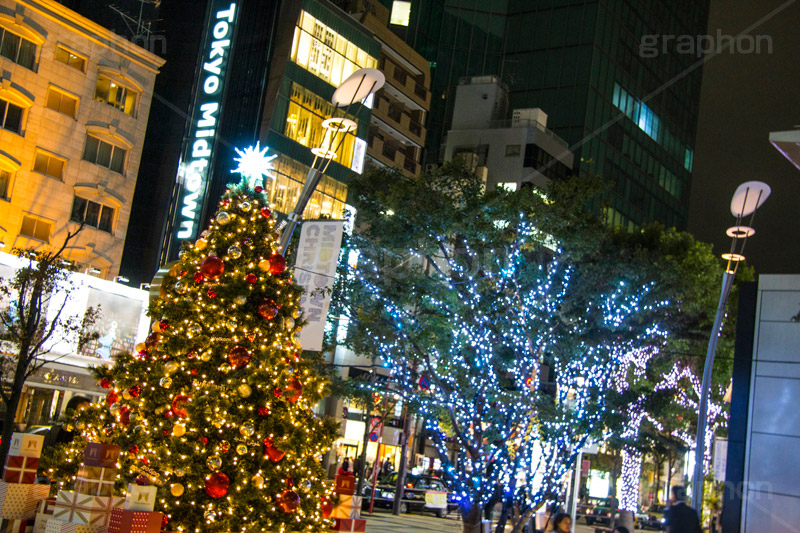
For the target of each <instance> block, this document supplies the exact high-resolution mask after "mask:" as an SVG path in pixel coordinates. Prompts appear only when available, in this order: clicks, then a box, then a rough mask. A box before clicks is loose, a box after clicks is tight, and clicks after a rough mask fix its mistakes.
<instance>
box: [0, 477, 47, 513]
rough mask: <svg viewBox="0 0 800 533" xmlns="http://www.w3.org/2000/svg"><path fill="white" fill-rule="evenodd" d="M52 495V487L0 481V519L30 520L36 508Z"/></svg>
mask: <svg viewBox="0 0 800 533" xmlns="http://www.w3.org/2000/svg"><path fill="white" fill-rule="evenodd" d="M48 494H50V485H31V484H27V483H8V482H6V481H0V518H6V519H9V520H30V519H32V518H33V517H34V516H35V515H36V506H37V505H38V504H39V502H40V501H42V500H44V499H45V498H47V496H48Z"/></svg>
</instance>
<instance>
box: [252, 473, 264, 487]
mask: <svg viewBox="0 0 800 533" xmlns="http://www.w3.org/2000/svg"><path fill="white" fill-rule="evenodd" d="M250 481H252V482H253V486H254V487H255V488H257V489H260V488H261V487H263V486H264V478H263V477H262V476H260V475H258V474H256V475H255V476H253V477H252V478H250Z"/></svg>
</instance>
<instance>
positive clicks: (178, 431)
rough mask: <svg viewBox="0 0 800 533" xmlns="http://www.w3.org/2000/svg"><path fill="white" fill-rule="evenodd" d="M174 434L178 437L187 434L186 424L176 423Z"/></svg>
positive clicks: (173, 429)
mask: <svg viewBox="0 0 800 533" xmlns="http://www.w3.org/2000/svg"><path fill="white" fill-rule="evenodd" d="M172 434H173V435H175V436H176V437H182V436H184V435H186V426H184V425H183V424H175V426H173V428H172ZM176 496H177V495H176Z"/></svg>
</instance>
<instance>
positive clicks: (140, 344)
mask: <svg viewBox="0 0 800 533" xmlns="http://www.w3.org/2000/svg"><path fill="white" fill-rule="evenodd" d="M134 348H135V349H136V351H137V352H141V351H142V350H144V349H146V348H147V345H146V344H145V343H143V342H140V343H138V344H137V345H136V346H134Z"/></svg>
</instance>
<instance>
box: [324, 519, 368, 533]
mask: <svg viewBox="0 0 800 533" xmlns="http://www.w3.org/2000/svg"><path fill="white" fill-rule="evenodd" d="M331 530H332V531H349V532H350V533H353V532H354V531H366V530H367V521H366V520H350V519H347V518H337V519H336V523H335V524H334V525H333V527H332V528H331Z"/></svg>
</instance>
